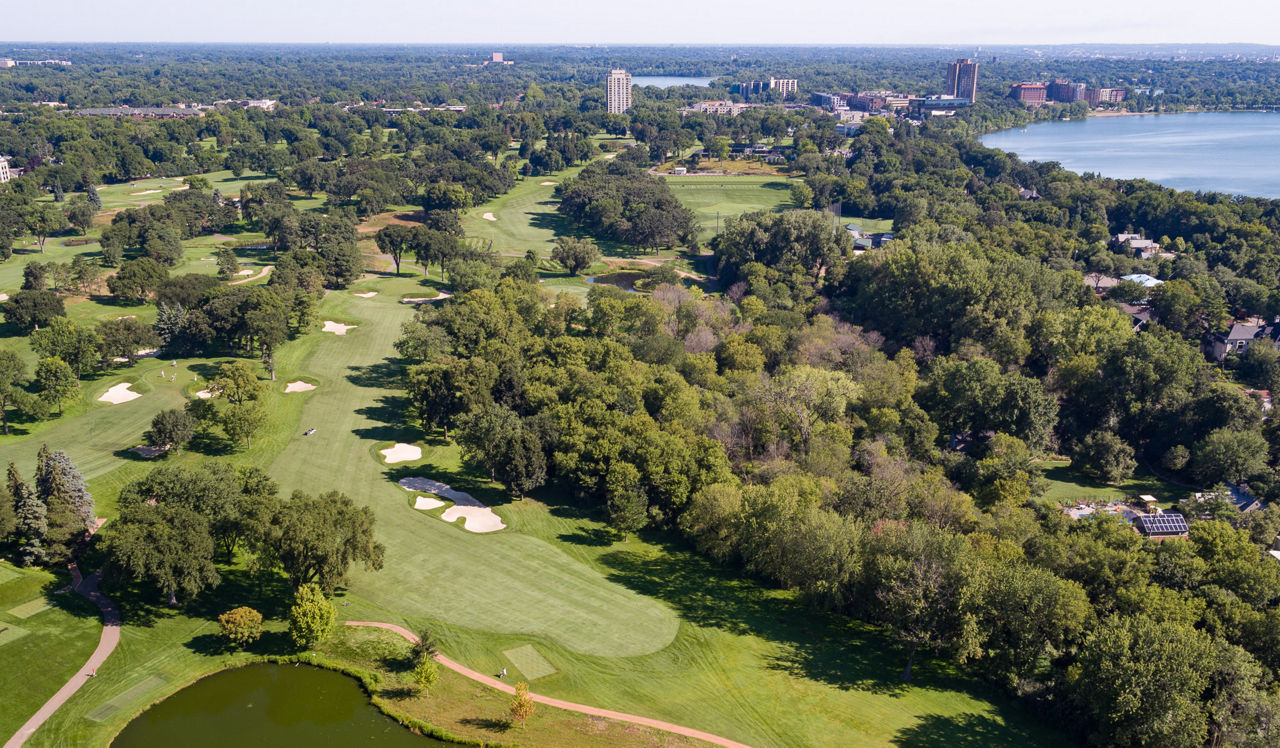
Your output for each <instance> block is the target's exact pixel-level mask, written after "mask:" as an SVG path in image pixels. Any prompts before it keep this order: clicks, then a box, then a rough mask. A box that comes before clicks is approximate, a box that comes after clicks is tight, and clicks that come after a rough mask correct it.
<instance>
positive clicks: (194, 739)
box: [111, 665, 453, 748]
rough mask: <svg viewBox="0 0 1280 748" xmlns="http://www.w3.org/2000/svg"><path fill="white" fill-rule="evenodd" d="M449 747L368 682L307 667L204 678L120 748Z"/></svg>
mask: <svg viewBox="0 0 1280 748" xmlns="http://www.w3.org/2000/svg"><path fill="white" fill-rule="evenodd" d="M356 744H360V745H366V744H376V745H379V746H390V747H391V748H398V747H399V746H405V748H409V746H418V748H421V747H422V746H447V745H453V744H452V743H445V742H442V741H439V740H434V739H431V738H424V737H420V736H418V735H414V734H413V733H411V732H409V731H408V730H407V729H405V728H404V727H401V726H400V725H399V724H398V723H397V722H395V721H393V720H392V719H391V718H390V717H387V716H386V715H385V714H383V713H382V712H380V711H378V709H377V708H376V707H374V706H373V704H371V703H369V697H368V696H367V695H366V694H365V692H364V690H363V689H362V688H361V687H360V684H359V683H358V682H357V681H356V680H355V679H354V678H351V677H349V676H346V675H342V674H341V673H335V672H333V671H331V670H324V669H322V668H318V667H310V666H306V665H298V666H294V665H249V666H247V667H242V668H235V669H233V670H224V671H222V672H220V673H215V674H213V675H210V676H209V677H207V678H203V679H201V680H198V681H196V682H195V683H193V684H191V685H190V686H187V687H186V688H184V689H182V690H181V691H179V692H177V693H175V694H174V695H172V696H170V697H169V698H167V699H165V700H164V701H161V702H160V703H159V704H156V705H155V706H153V707H151V708H150V709H148V710H147V711H145V712H143V713H142V714H141V715H139V716H138V717H137V718H136V719H134V720H133V721H132V722H130V723H129V724H128V726H126V727H125V728H124V731H123V732H121V733H120V734H119V735H118V736H116V739H115V741H114V742H112V744H111V745H112V746H113V748H134V747H137V748H161V747H164V748H167V747H168V746H177V745H180V746H184V748H189V747H191V746H211V747H212V746H228V745H231V746H235V745H239V746H250V745H356Z"/></svg>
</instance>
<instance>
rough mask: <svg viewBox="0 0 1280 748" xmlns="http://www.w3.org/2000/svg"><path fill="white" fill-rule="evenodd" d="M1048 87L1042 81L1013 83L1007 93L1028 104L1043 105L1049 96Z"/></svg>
mask: <svg viewBox="0 0 1280 748" xmlns="http://www.w3.org/2000/svg"><path fill="white" fill-rule="evenodd" d="M1048 89H1049V87H1048V86H1046V85H1045V84H1043V83H1015V84H1013V85H1012V86H1011V87H1010V88H1009V95H1010V96H1012V97H1013V98H1015V99H1017V100H1018V101H1020V102H1022V103H1023V104H1026V105H1028V106H1043V105H1044V103H1045V102H1046V101H1047V100H1048V98H1049V96H1048Z"/></svg>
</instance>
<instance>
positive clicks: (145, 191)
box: [129, 190, 164, 195]
mask: <svg viewBox="0 0 1280 748" xmlns="http://www.w3.org/2000/svg"><path fill="white" fill-rule="evenodd" d="M163 191H164V190H143V191H142V192H130V193H129V194H130V195H154V194H156V193H157V192H163Z"/></svg>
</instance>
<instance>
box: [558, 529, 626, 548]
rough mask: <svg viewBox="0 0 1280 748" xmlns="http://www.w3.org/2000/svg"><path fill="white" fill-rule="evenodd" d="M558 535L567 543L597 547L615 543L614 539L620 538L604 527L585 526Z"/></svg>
mask: <svg viewBox="0 0 1280 748" xmlns="http://www.w3.org/2000/svg"><path fill="white" fill-rule="evenodd" d="M556 537H557V538H558V539H559V540H561V541H562V542H565V543H572V544H574V545H587V546H592V547H595V548H606V547H608V546H611V545H613V543H614V541H616V540H617V539H618V537H617V535H616V534H615V533H614V532H613V531H612V530H609V529H606V528H603V527H589V528H583V529H581V530H578V531H577V532H565V533H561V534H559V535H557V536H556Z"/></svg>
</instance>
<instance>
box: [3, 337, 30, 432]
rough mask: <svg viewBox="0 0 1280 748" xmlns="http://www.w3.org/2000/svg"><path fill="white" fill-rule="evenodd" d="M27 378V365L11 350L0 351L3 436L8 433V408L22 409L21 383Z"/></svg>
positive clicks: (25, 395) (23, 399)
mask: <svg viewBox="0 0 1280 748" xmlns="http://www.w3.org/2000/svg"><path fill="white" fill-rule="evenodd" d="M26 378H27V365H26V363H25V362H24V361H23V360H22V359H21V358H20V357H19V356H18V354H16V353H14V352H13V351H9V350H3V351H0V424H3V426H4V434H5V436H8V435H9V408H10V407H17V408H18V409H19V410H21V409H22V406H23V404H24V403H25V401H26V399H27V392H26V390H25V389H23V384H24V383H25V380H26Z"/></svg>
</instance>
